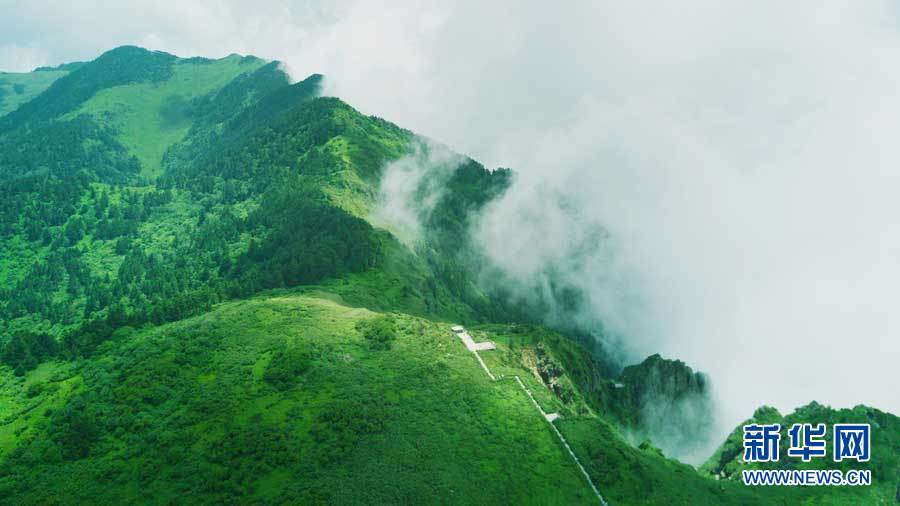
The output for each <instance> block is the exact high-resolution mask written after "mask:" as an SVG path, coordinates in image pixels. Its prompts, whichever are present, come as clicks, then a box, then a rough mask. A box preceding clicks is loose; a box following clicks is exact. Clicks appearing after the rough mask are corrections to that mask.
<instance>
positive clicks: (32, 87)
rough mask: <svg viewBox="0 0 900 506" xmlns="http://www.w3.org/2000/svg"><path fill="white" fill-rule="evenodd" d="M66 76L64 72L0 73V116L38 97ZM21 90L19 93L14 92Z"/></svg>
mask: <svg viewBox="0 0 900 506" xmlns="http://www.w3.org/2000/svg"><path fill="white" fill-rule="evenodd" d="M66 74H68V72H67V71H64V70H47V71H41V72H22V73H18V72H0V116H3V115H5V114H8V113H10V112H12V111H14V110H16V109H17V108H18V107H19V106H20V105H22V104H24V103H26V102H28V101H30V100H31V99H32V98H34V97H36V96H38V95H40V94H41V93H42V92H43V91H44V90H46V89H47V88H49V87H50V85H51V84H53V82H54V81H56V80H57V79H59V78H60V77H62V76H64V75H66ZM16 88H18V90H21V93H19V92H18V91H16Z"/></svg>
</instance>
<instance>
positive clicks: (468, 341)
mask: <svg viewBox="0 0 900 506" xmlns="http://www.w3.org/2000/svg"><path fill="white" fill-rule="evenodd" d="M451 330H453V333H454V334H456V335H457V336H459V338H460V340H462V342H463V344H465V345H466V348H467V349H468V350H469V351H471V352H472V354H473V355H475V358H477V359H478V363H479V364H481V368H482V369H484V372H486V373H487V375H488V377H489V378H491V381H497V380H498V379H502V378H503V376H500V378H497V377H495V376H494V373H492V372H491V370H490V369H489V368H488V366H487V364H485V363H484V360H482V358H481V356H480V355H479V354H478V352H479V351H484V350H494V349H496V348H497V346H496V345H495V344H494V343H493V342H491V341H485V342H482V343H476V342H475V340H474V339H472V336H470V335H469V333H468V332H466V329H465V328H463V327H462V326H460V325H455V326H453V327H452V328H451ZM513 377H514V378H515V379H516V383H518V384H519V387H520V388H521V389H522V391H523V392H525V394H526V395H527V396H528V398H529V399H531V403H532V404H533V405H534V407H535V408H537V410H538V412H539V413H540V414H541V416H542V417H544V420H547V423H549V424H550V428H551V429H553V432H554V433H555V434H556V437H557V438H559V440H560V442H561V443H562V444H563V447H565V449H566V451H567V452H569V456H570V457H572V460H573V461H575V465H576V466H578V470H579V471H581V474H582V475H584V478H585V479H586V480H587V482H588V485H590V486H591V490H593V491H594V495H596V496H597V500H599V501H600V504H602V505H603V506H609V503H607V502H606V499H604V498H603V496H602V495H600V491H599V490H598V489H597V486H596V485H594V481H593V480H591V476H590V475H589V474H588V472H587V470H586V469H585V468H584V466H583V465H581V461H580V460H578V456H576V455H575V452H573V451H572V447H570V446H569V442H568V441H566V438H565V437H564V436H563V435H562V432H560V431H559V429H557V428H556V425H554V423H553V422H554V421H556V420H558V419H559V418H560V415H559V413H546V412H544V409H543V408H542V407H541V405H540V404H538V402H537V400H536V399H535V398H534V395H532V393H531V391H530V390H528V388H526V387H525V383H524V382H522V379H521V378H519V377H518V376H513Z"/></svg>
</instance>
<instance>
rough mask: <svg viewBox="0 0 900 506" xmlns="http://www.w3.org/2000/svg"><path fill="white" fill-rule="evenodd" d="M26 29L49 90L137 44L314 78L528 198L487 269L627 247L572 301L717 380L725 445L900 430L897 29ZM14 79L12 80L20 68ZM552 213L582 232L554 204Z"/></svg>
mask: <svg viewBox="0 0 900 506" xmlns="http://www.w3.org/2000/svg"><path fill="white" fill-rule="evenodd" d="M6 1H7V0H0V4H2V3H4V2H6ZM308 5H312V7H309V6H308ZM301 6H303V7H301ZM14 12H15V14H14V15H13V16H4V17H3V19H2V20H0V48H2V47H11V46H16V47H27V48H33V51H34V53H33V55H37V57H40V58H41V59H43V61H41V62H39V63H42V64H46V63H59V62H61V61H64V60H70V59H86V58H90V57H92V56H94V55H95V54H97V53H98V52H100V51H101V50H103V49H106V48H109V47H111V46H114V45H117V44H122V43H126V42H134V43H139V44H140V43H145V44H152V45H154V46H157V47H156V48H158V49H164V50H168V51H172V52H175V53H179V54H184V55H192V54H204V55H210V56H223V55H225V54H228V53H231V52H241V53H254V54H257V55H260V56H263V57H269V58H276V59H280V60H283V61H285V62H286V63H287V64H288V65H289V68H291V69H292V71H293V72H295V74H296V75H295V77H298V78H299V77H303V76H304V75H306V74H309V73H312V72H322V73H324V74H326V75H327V76H328V77H329V79H328V83H329V86H330V88H329V91H330V92H332V93H335V94H337V95H339V96H341V97H342V98H345V99H346V100H347V101H348V102H350V103H351V104H353V105H355V106H357V107H359V108H360V109H362V110H363V111H364V112H367V113H372V114H378V115H380V116H383V117H386V118H389V119H391V120H393V121H395V122H397V123H399V124H401V125H403V126H405V127H408V128H412V129H414V130H417V131H419V132H421V133H424V134H426V135H429V136H430V137H433V138H435V139H439V140H441V141H443V142H446V143H448V144H449V145H450V146H452V147H454V148H455V149H457V150H459V151H461V152H464V153H466V154H469V155H472V156H473V157H475V158H478V159H481V160H483V161H485V162H487V163H488V164H489V165H503V166H509V167H513V168H515V169H516V170H518V171H519V172H520V173H521V174H522V176H521V177H520V178H519V183H517V186H516V188H515V191H514V192H513V193H512V194H510V195H509V196H508V197H507V198H506V199H504V200H503V201H502V202H500V203H499V204H498V205H497V206H496V207H495V208H494V209H495V213H497V214H496V215H495V217H494V218H493V219H494V223H496V216H503V217H504V220H506V221H504V223H505V226H504V227H503V229H505V230H506V231H507V232H506V233H504V232H503V231H502V230H501V229H499V228H490V227H489V225H490V224H491V218H489V219H488V221H487V222H486V227H489V228H485V229H484V230H483V231H482V233H483V234H484V235H483V237H485V238H486V239H489V242H488V243H487V244H486V245H487V247H488V250H489V251H490V252H491V253H492V254H493V255H495V256H496V258H497V259H499V260H503V261H504V263H505V264H506V265H507V266H508V267H509V271H510V275H513V276H522V277H523V279H524V278H527V277H528V276H529V275H531V274H534V273H535V272H538V271H540V269H541V268H542V266H543V265H544V264H546V263H547V262H560V261H561V260H564V259H566V258H567V257H568V255H569V253H570V251H571V250H570V248H572V247H584V244H585V242H584V238H585V237H587V236H589V234H590V233H591V230H595V229H596V227H598V226H602V227H604V228H606V229H607V230H609V231H610V233H611V237H612V239H611V240H610V241H609V242H608V243H606V244H605V245H604V246H603V249H602V251H600V252H599V254H598V255H597V256H596V257H594V259H593V260H589V261H587V262H586V263H584V264H582V265H579V266H578V268H579V269H581V271H580V272H581V274H583V275H580V276H576V274H579V273H576V272H573V273H572V274H573V275H572V276H571V277H572V283H573V284H575V285H576V286H580V287H582V288H584V289H585V290H587V292H588V293H589V294H590V296H591V300H592V301H593V306H592V308H593V311H594V312H595V313H594V314H595V316H600V317H602V318H603V319H604V320H605V321H607V322H610V324H611V325H612V326H613V327H614V328H615V329H616V330H617V332H618V333H619V334H620V335H621V336H622V339H623V340H624V342H625V343H626V349H627V353H628V354H629V355H630V356H632V357H640V356H641V355H643V354H647V353H650V352H651V351H657V350H658V351H662V352H663V353H664V354H666V355H668V356H674V357H679V358H682V359H685V360H686V361H687V362H688V363H690V364H691V365H693V366H695V367H696V368H699V369H701V370H705V371H708V372H709V373H710V374H711V376H712V379H713V382H714V383H715V384H716V385H717V388H718V391H719V393H720V394H721V397H722V401H723V406H724V407H725V408H726V415H727V416H726V417H725V419H726V420H727V421H729V422H734V421H736V420H737V419H739V418H741V417H743V416H746V415H748V414H749V413H750V412H751V411H752V409H753V408H754V407H755V406H757V405H759V404H762V403H774V404H776V405H777V406H778V407H780V408H783V409H787V408H792V407H795V406H797V405H799V404H803V403H805V402H807V401H809V400H813V399H816V400H819V401H820V402H826V403H831V404H834V405H837V406H850V405H853V404H855V403H857V402H865V403H867V404H872V405H875V406H879V407H882V408H885V409H889V410H892V411H894V412H900V394H898V390H897V388H896V380H897V373H896V372H895V369H894V367H895V364H894V362H896V358H897V357H898V356H900V345H898V343H900V339H898V336H900V332H898V330H900V329H898V323H897V318H896V316H895V315H896V314H897V311H896V309H895V308H894V302H893V301H894V300H895V299H896V298H897V295H896V287H897V286H900V261H898V258H900V233H898V231H897V218H896V216H898V215H900V204H898V203H897V202H898V199H897V198H896V192H897V190H896V188H898V186H900V172H898V171H897V170H896V167H897V165H898V164H900V143H898V142H897V138H898V133H900V132H898V130H900V129H898V123H900V63H898V62H900V44H898V35H900V31H898V27H897V23H896V20H897V10H896V8H895V6H894V5H893V4H891V3H888V2H880V1H874V0H873V1H844V2H841V1H837V2H827V3H822V2H812V1H800V2H790V3H786V2H775V1H766V0H764V1H758V2H739V1H725V2H723V1H704V0H697V1H694V2H688V3H684V2H680V3H678V4H674V3H672V4H669V3H657V2H653V3H650V2H643V1H636V2H585V3H584V4H570V3H565V4H559V5H554V6H553V7H550V6H548V4H547V3H545V2H488V3H485V2H478V3H476V2H453V3H444V4H441V3H437V2H425V3H420V2H415V3H414V2H391V3H390V4H387V5H385V4H383V3H382V4H381V5H376V4H374V3H368V2H342V3H338V4H332V3H321V4H306V3H300V2H269V3H268V4H266V5H260V4H259V3H257V4H256V5H253V6H250V4H246V3H243V2H233V1H217V2H202V1H199V2H162V3H157V2H153V3H151V2H123V3H120V4H116V6H114V7H101V6H100V4H99V3H96V4H93V5H92V4H91V3H82V4H80V5H78V6H71V7H70V6H67V5H66V4H56V3H52V2H29V3H28V4H23V5H18V6H15V11H14ZM10 54H12V53H10V52H8V51H6V52H4V51H0V63H2V64H5V65H13V66H16V65H18V66H20V67H21V65H24V63H16V62H17V61H18V60H16V59H14V58H13V57H11V56H9V55H10ZM27 64H28V65H32V64H34V63H32V62H30V61H29V62H28V63H27ZM560 194H564V195H567V199H568V203H569V205H570V208H571V207H572V206H574V207H575V208H577V209H580V212H579V213H577V216H574V217H573V215H572V213H571V212H568V211H566V210H565V209H560V207H559V203H558V199H555V198H550V197H553V196H556V195H560ZM510 231H512V233H509V232H510ZM548 238H551V239H552V240H550V239H548ZM538 239H539V240H538Z"/></svg>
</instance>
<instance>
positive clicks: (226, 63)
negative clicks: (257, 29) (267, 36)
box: [64, 55, 266, 177]
mask: <svg viewBox="0 0 900 506" xmlns="http://www.w3.org/2000/svg"><path fill="white" fill-rule="evenodd" d="M265 63H266V62H265V61H263V60H253V61H250V62H247V61H242V59H241V57H240V56H237V55H232V56H229V57H227V58H222V59H221V60H216V61H214V62H209V63H184V62H182V63H178V64H176V65H175V66H174V67H173V72H172V77H171V78H170V79H169V80H167V81H163V82H159V83H140V84H134V83H132V84H129V85H127V86H117V87H113V88H106V89H103V90H101V91H100V92H98V93H97V94H96V95H95V96H94V97H93V98H91V99H90V100H88V101H87V102H85V103H84V104H82V105H81V107H80V108H78V109H77V110H75V111H73V112H71V113H69V114H67V115H66V116H65V117H64V119H66V118H73V117H75V116H77V115H79V114H90V115H91V116H93V117H95V118H97V120H98V121H100V122H101V123H102V124H104V125H108V126H111V127H113V128H115V129H116V131H117V132H118V133H117V135H116V137H117V139H118V140H119V141H120V142H121V143H122V144H123V145H124V146H125V147H126V148H128V150H129V151H130V152H131V153H132V154H133V155H134V156H136V157H137V159H138V160H139V161H140V162H141V167H142V175H143V176H145V177H155V176H157V175H159V173H160V169H161V162H162V158H163V155H164V154H165V152H166V150H168V149H169V147H171V146H172V145H173V144H175V143H176V142H178V141H180V140H181V139H183V138H184V136H185V135H186V134H187V132H188V130H190V127H191V125H192V118H191V117H190V115H189V114H186V113H185V111H187V110H188V107H187V104H189V103H190V101H191V100H192V99H194V98H196V97H200V96H203V95H205V94H207V93H210V92H213V91H215V90H218V89H220V88H222V87H223V86H225V85H226V84H227V83H228V82H229V81H231V80H232V79H234V78H235V77H237V76H238V75H240V74H243V73H246V72H252V71H254V70H256V69H257V68H259V67H261V66H262V65H264V64H265Z"/></svg>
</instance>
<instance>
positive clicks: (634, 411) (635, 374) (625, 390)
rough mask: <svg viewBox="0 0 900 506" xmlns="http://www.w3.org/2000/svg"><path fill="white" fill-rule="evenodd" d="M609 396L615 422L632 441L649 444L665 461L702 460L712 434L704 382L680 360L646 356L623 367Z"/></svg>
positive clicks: (709, 399)
mask: <svg viewBox="0 0 900 506" xmlns="http://www.w3.org/2000/svg"><path fill="white" fill-rule="evenodd" d="M616 386H617V387H618V388H616V389H615V390H614V391H613V396H614V398H615V400H616V402H615V406H616V410H617V413H616V414H617V416H618V417H619V418H620V419H621V421H622V422H623V424H624V425H625V426H626V427H630V428H631V429H632V430H633V431H634V434H632V437H633V439H634V440H635V442H636V441H640V440H643V439H644V438H650V439H651V440H652V441H653V444H654V445H656V446H658V447H660V448H662V449H663V451H665V452H666V453H667V454H669V455H677V456H678V457H679V458H681V459H683V460H686V461H688V462H692V461H694V462H699V459H701V458H704V457H705V456H707V455H708V454H709V453H708V452H709V450H710V445H711V441H710V440H709V436H710V433H711V429H712V428H713V423H714V420H713V409H712V407H713V406H712V400H711V398H710V395H709V389H708V380H707V378H706V376H705V375H704V374H702V373H700V372H694V371H693V370H692V369H691V368H690V367H688V366H687V365H686V364H685V363H684V362H681V361H680V360H667V359H664V358H662V357H661V356H659V355H652V356H650V357H648V358H647V359H646V360H644V361H643V362H641V363H640V364H637V365H632V366H628V367H626V368H625V369H624V370H623V371H622V374H621V375H620V376H619V378H618V381H617V384H616Z"/></svg>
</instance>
